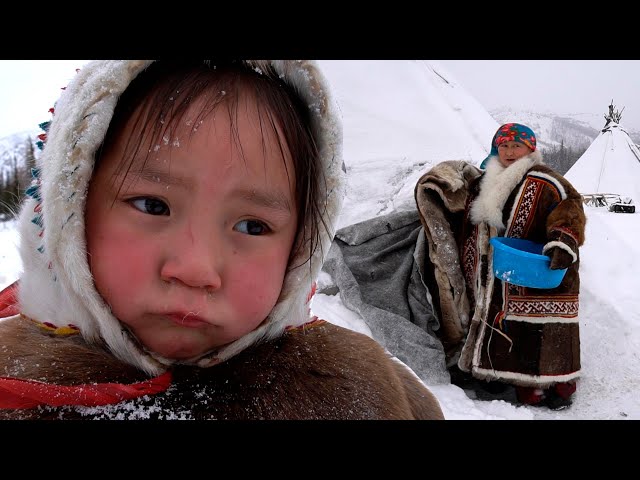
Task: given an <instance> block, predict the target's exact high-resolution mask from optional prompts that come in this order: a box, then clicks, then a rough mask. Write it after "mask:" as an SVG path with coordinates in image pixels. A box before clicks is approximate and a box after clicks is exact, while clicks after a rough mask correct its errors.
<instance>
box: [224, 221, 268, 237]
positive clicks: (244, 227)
mask: <svg viewBox="0 0 640 480" xmlns="http://www.w3.org/2000/svg"><path fill="white" fill-rule="evenodd" d="M233 229H234V230H236V231H238V232H240V233H246V234H247V235H264V234H266V233H269V232H270V230H269V227H267V226H266V225H265V224H264V223H263V222H261V221H259V220H242V221H240V222H238V223H236V224H235V225H234V227H233Z"/></svg>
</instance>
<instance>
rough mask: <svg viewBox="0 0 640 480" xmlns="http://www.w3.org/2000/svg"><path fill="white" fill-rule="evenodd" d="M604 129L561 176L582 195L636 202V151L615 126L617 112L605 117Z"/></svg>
mask: <svg viewBox="0 0 640 480" xmlns="http://www.w3.org/2000/svg"><path fill="white" fill-rule="evenodd" d="M605 119H606V120H607V122H606V124H605V126H604V128H603V129H602V131H601V132H600V134H599V135H598V136H597V137H596V139H595V140H594V141H593V143H592V144H591V145H590V146H589V148H588V149H587V150H586V151H585V152H584V154H582V156H581V157H580V158H579V159H578V161H576V163H575V164H573V166H572V167H571V168H570V169H569V171H568V172H567V173H566V174H565V178H566V179H567V180H569V181H570V182H571V183H572V184H573V186H574V187H575V188H576V189H577V190H578V191H579V192H580V193H581V194H583V195H593V194H617V195H619V196H620V197H622V198H623V199H624V198H625V197H628V198H631V200H632V201H633V203H635V204H638V202H640V150H639V149H638V147H637V146H636V145H635V144H634V143H633V140H631V137H630V136H629V134H628V132H627V131H626V130H625V129H624V127H622V126H621V125H620V123H619V121H620V112H613V105H610V107H609V115H605Z"/></svg>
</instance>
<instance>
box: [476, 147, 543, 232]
mask: <svg viewBox="0 0 640 480" xmlns="http://www.w3.org/2000/svg"><path fill="white" fill-rule="evenodd" d="M540 163H542V154H541V153H540V151H539V150H536V151H535V152H532V153H530V154H529V155H527V156H525V157H523V158H521V159H520V160H518V161H517V162H515V163H514V164H513V165H511V166H509V167H508V168H505V167H503V166H502V165H501V164H500V162H499V160H498V157H497V156H492V157H489V161H488V162H487V169H486V171H485V173H484V175H483V177H482V179H481V180H480V194H479V195H478V196H477V198H476V199H475V200H474V202H473V205H471V210H470V214H469V217H470V218H471V221H472V222H473V223H474V224H475V225H478V224H479V223H482V222H487V223H488V224H489V225H491V226H492V227H495V228H496V229H498V233H499V234H500V233H502V232H504V229H505V225H504V223H503V221H502V211H503V209H504V205H505V203H506V202H507V198H508V197H509V195H510V194H511V192H512V191H513V189H514V188H515V187H516V185H518V183H519V182H520V181H522V178H523V177H524V176H525V174H526V173H527V171H528V170H529V169H530V168H531V167H532V166H534V165H538V164H540Z"/></svg>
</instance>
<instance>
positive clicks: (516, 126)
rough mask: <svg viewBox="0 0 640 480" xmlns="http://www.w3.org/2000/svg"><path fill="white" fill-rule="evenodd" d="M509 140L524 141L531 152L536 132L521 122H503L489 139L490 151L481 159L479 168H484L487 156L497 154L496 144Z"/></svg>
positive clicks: (487, 159)
mask: <svg viewBox="0 0 640 480" xmlns="http://www.w3.org/2000/svg"><path fill="white" fill-rule="evenodd" d="M509 141H516V142H520V143H524V144H525V145H526V146H527V147H529V148H530V149H531V151H532V152H535V150H536V134H535V133H533V130H531V129H530V128H529V127H527V126H526V125H522V124H521V123H505V124H504V125H502V126H501V127H500V128H498V131H497V132H496V133H495V135H494V136H493V139H492V140H491V151H490V152H489V155H488V156H487V158H485V159H484V160H483V161H482V164H480V168H481V169H483V170H484V169H485V167H486V164H487V162H488V161H489V158H491V157H493V156H498V146H499V145H500V144H501V143H504V142H509Z"/></svg>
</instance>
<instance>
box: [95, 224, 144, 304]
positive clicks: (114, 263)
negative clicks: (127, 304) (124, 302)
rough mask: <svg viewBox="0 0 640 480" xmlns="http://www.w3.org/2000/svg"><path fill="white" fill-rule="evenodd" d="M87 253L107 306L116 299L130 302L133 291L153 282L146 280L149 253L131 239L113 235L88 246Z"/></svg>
mask: <svg viewBox="0 0 640 480" xmlns="http://www.w3.org/2000/svg"><path fill="white" fill-rule="evenodd" d="M91 252H92V253H91ZM90 253H91V270H92V273H93V275H94V278H95V281H96V284H97V286H98V290H99V291H100V293H101V294H102V295H103V296H105V297H107V298H105V299H106V300H107V301H109V303H113V302H112V301H111V300H113V299H117V298H131V297H132V295H133V294H135V290H136V287H137V288H140V286H141V285H145V284H146V283H149V282H150V281H151V280H152V279H151V278H149V272H150V260H149V259H150V253H151V252H150V249H149V248H148V246H147V248H144V247H143V246H142V243H141V242H139V241H134V239H132V238H131V236H130V235H125V234H119V233H118V232H117V231H112V232H110V234H109V236H108V237H99V238H97V239H95V241H93V242H91V245H90ZM116 303H117V302H116Z"/></svg>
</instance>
